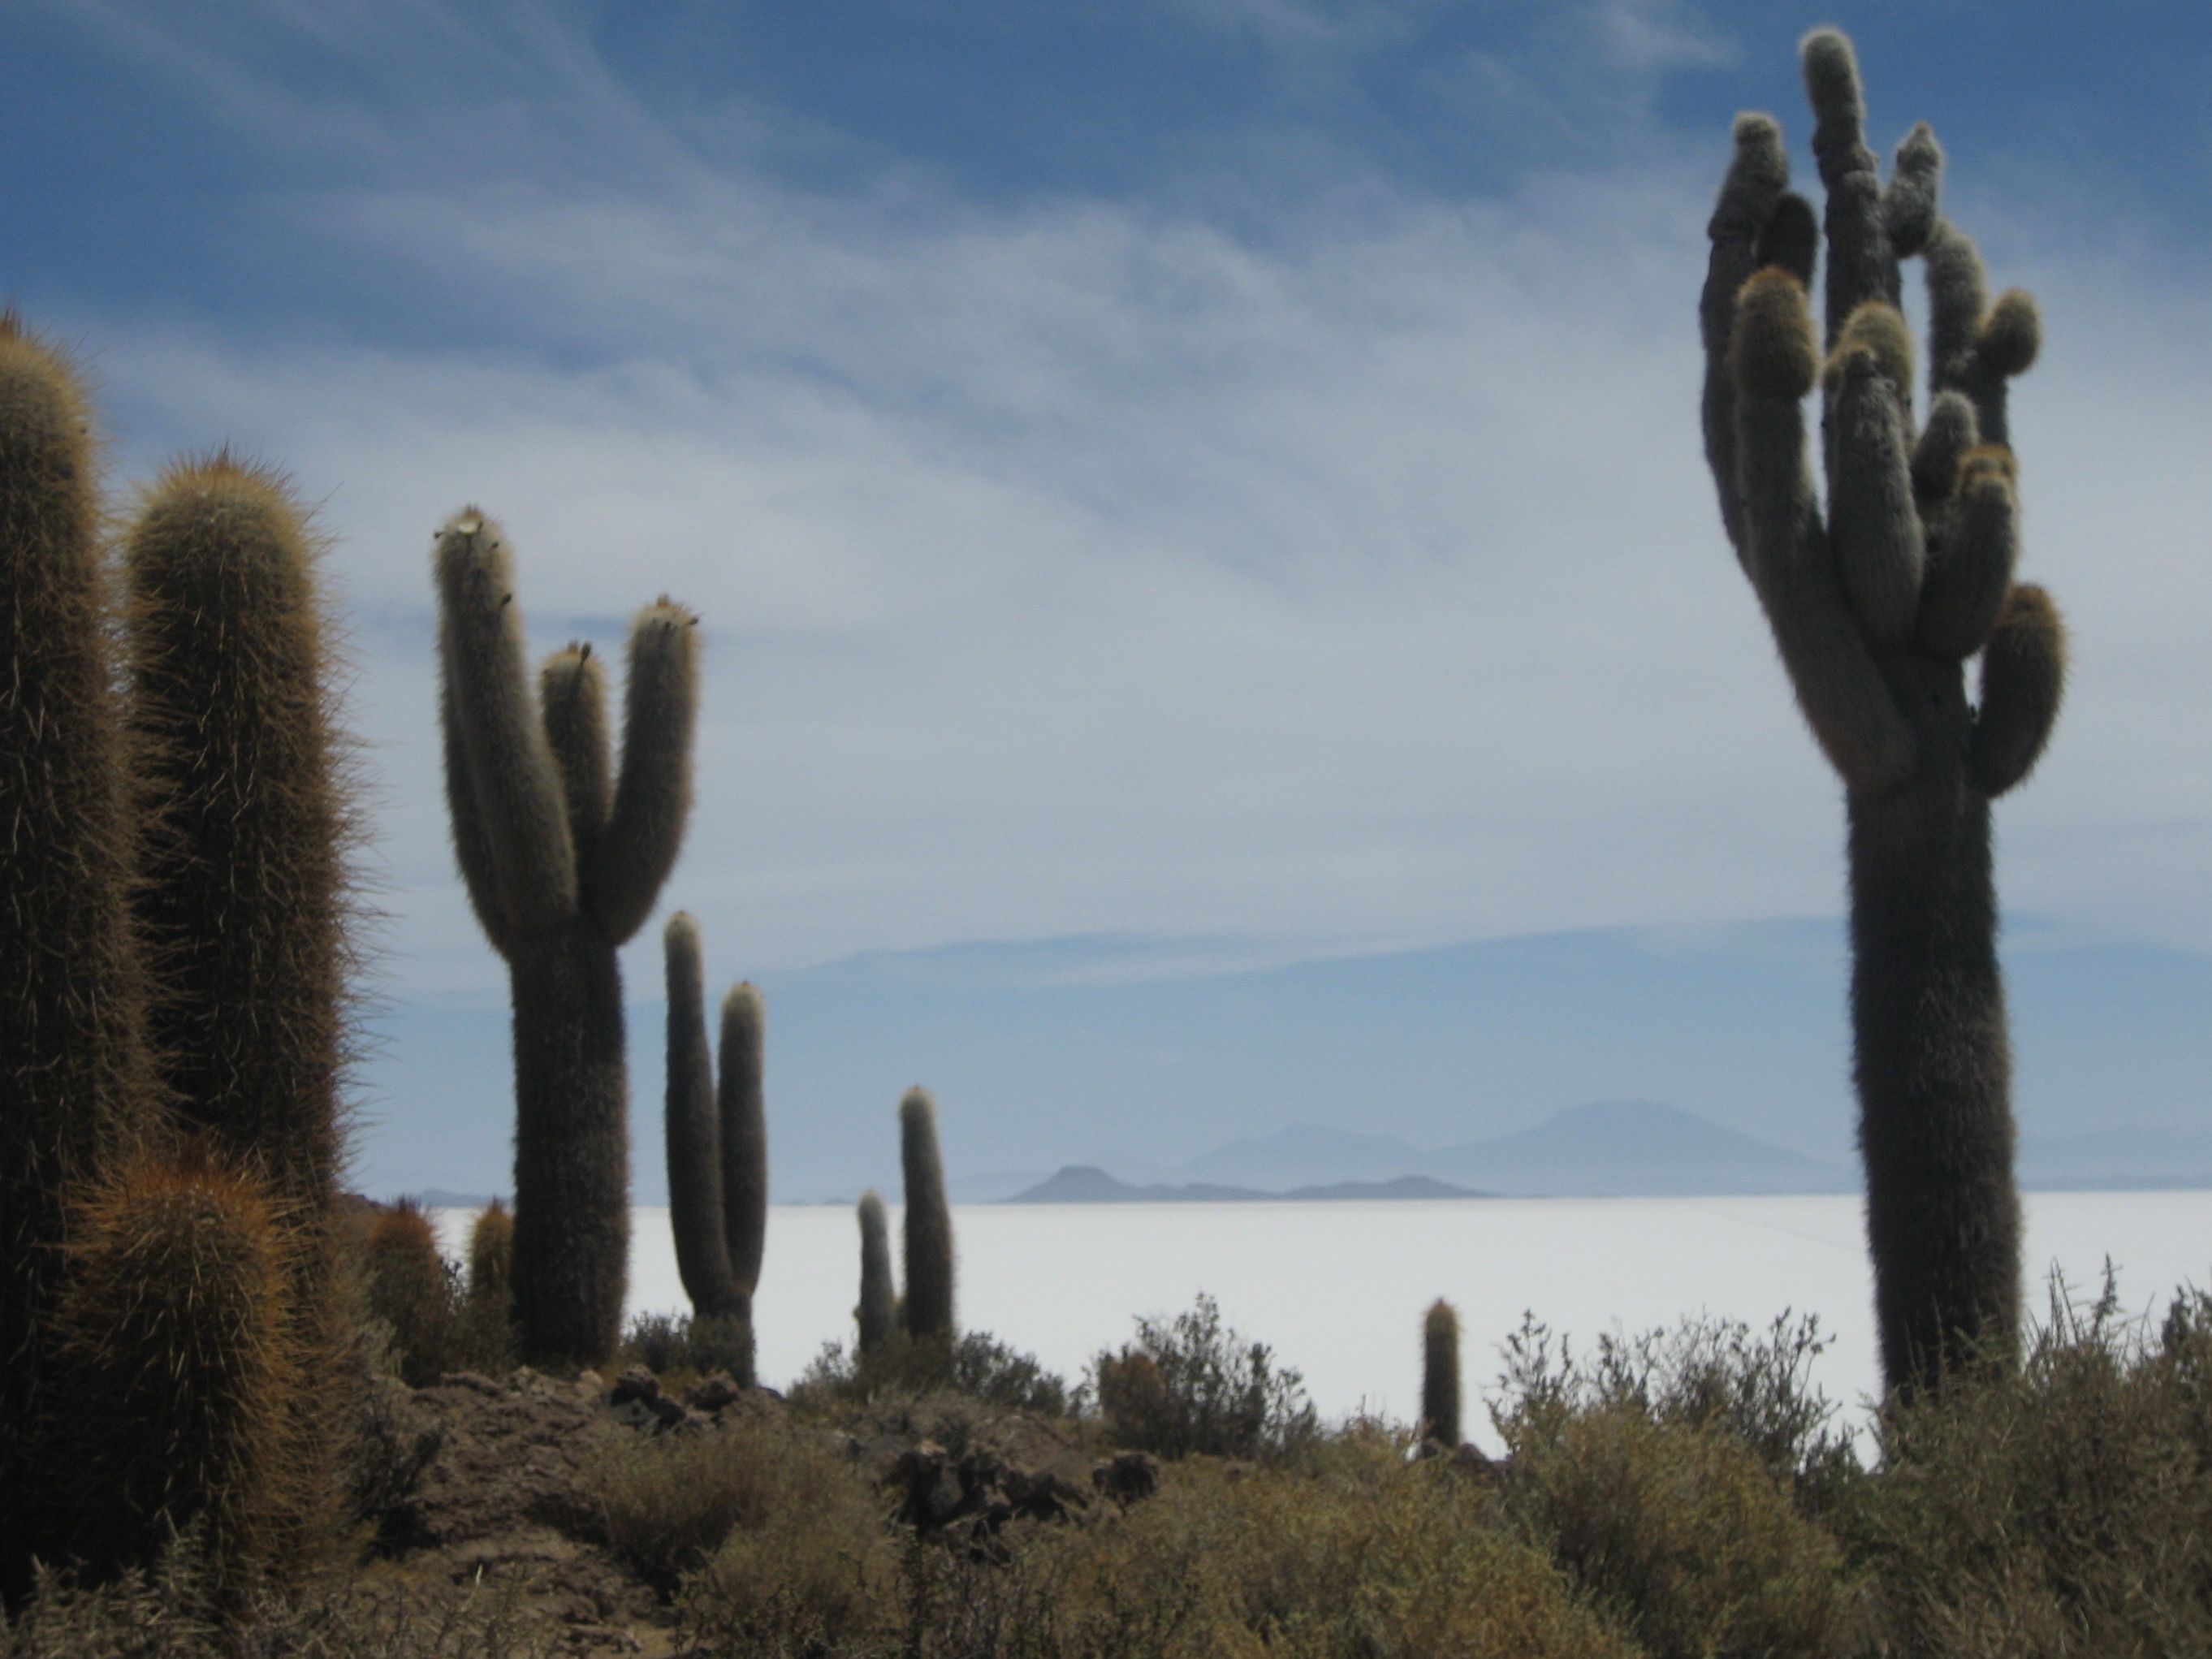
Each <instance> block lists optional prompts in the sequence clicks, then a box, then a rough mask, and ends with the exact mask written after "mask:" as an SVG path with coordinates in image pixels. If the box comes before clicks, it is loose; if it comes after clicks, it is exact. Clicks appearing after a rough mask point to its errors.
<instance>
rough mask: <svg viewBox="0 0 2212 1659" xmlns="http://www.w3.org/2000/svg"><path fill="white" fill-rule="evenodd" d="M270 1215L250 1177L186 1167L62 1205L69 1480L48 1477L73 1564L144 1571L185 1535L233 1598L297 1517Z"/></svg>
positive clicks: (125, 1176) (300, 1359)
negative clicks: (67, 1511) (66, 1224)
mask: <svg viewBox="0 0 2212 1659" xmlns="http://www.w3.org/2000/svg"><path fill="white" fill-rule="evenodd" d="M284 1208H285V1206H283V1203H282V1202H281V1201H280V1200H277V1199H276V1197H275V1195H274V1194H271V1193H270V1190H269V1189H268V1188H267V1187H266V1186H265V1185H264V1183H263V1182H261V1181H260V1179H259V1178H258V1176H255V1175H252V1174H249V1173H246V1172H245V1171H243V1170H239V1169H236V1168H234V1167H230V1166H228V1165H227V1164H224V1163H222V1162H221V1161H219V1160H216V1159H214V1158H204V1157H201V1156H198V1155H197V1154H187V1155H185V1157H183V1158H176V1159H171V1160H159V1159H151V1158H148V1159H139V1160H136V1161H134V1162H132V1163H131V1164H128V1165H126V1166H125V1168H123V1169H122V1170H120V1171H119V1172H118V1173H117V1174H116V1175H114V1176H112V1177H111V1178H108V1179H106V1180H103V1181H100V1182H96V1183H94V1185H93V1186H91V1187H90V1188H88V1189H87V1190H86V1191H85V1192H84V1193H83V1194H81V1196H80V1198H79V1199H78V1200H77V1202H76V1224H75V1226H74V1228H73V1231H72V1237H71V1240H70V1252H69V1254H70V1277H69V1281H68V1286H67V1289H66V1291H65V1292H64V1297H63V1300H62V1305H61V1308H60V1310H59V1312H58V1316H57V1328H58V1338H59V1341H60V1345H61V1352H62V1356H63V1362H64V1366H65V1368H66V1375H67V1376H69V1378H70V1386H71V1389H72V1391H73V1398H72V1402H71V1411H70V1422H71V1423H72V1424H74V1425H76V1427H75V1428H74V1429H73V1430H64V1432H63V1436H62V1438H61V1441H60V1443H59V1449H62V1450H63V1451H64V1452H65V1453H66V1455H67V1456H68V1458H69V1467H68V1468H67V1470H66V1471H65V1472H64V1471H61V1470H54V1471H50V1472H49V1475H50V1478H52V1479H55V1480H65V1482H66V1486H67V1490H68V1492H69V1494H70V1500H71V1504H72V1509H73V1513H72V1515H71V1522H72V1524H71V1527H70V1552H71V1553H72V1554H74V1555H76V1557H77V1558H78V1559H82V1560H84V1561H86V1562H88V1563H93V1564H95V1565H97V1566H98V1567H100V1568H101V1569H108V1568H112V1567H116V1566H121V1565H136V1564H143V1563H144V1562H147V1561H149V1560H150V1559H151V1558H152V1557H153V1556H154V1554H155V1553H156V1552H157V1551H158V1550H160V1549H161V1547H163V1546H164V1545H165V1544H167V1542H168V1541H169V1540H170V1538H171V1537H172V1536H173V1534H174V1532H175V1531H177V1530H179V1529H182V1528H185V1527H188V1526H193V1525H197V1526H198V1527H199V1528H202V1537H203V1540H204V1544H205V1547H207V1549H208V1551H209V1553H210V1559H211V1560H212V1561H213V1562H214V1564H215V1565H216V1569H217V1573H218V1577H219V1580H220V1582H221V1583H222V1585H223V1586H224V1587H225V1588H226V1589H230V1590H233V1591H234V1590H236V1589H240V1588H242V1587H243V1585H244V1584H245V1583H246V1582H248V1581H250V1579H251V1578H252V1576H253V1575H254V1574H255V1573H256V1572H258V1571H259V1570H261V1569H262V1568H263V1567H264V1566H265V1565H267V1564H268V1563H269V1562H270V1560H271V1559H273V1558H275V1557H276V1556H278V1555H280V1554H282V1553H284V1551H285V1550H286V1549H287V1547H289V1543H290V1542H291V1541H289V1540H288V1539H287V1538H286V1536H285V1532H286V1529H287V1528H289V1527H291V1526H294V1525H296V1524H297V1522H298V1518H299V1517H300V1516H303V1515H305V1514H307V1513H309V1512H311V1511H312V1510H313V1498H312V1497H311V1495H310V1493H309V1492H308V1491H307V1490H306V1488H307V1487H311V1486H313V1485H315V1484H317V1483H319V1480H320V1478H321V1477H320V1473H319V1470H317V1469H316V1468H314V1467H313V1461H312V1459H311V1457H310V1456H309V1455H307V1454H308V1452H309V1450H310V1449H308V1448H306V1447H303V1446H302V1445H301V1442H300V1440H299V1438H298V1437H297V1433H296V1430H297V1426H298V1425H300V1424H301V1422H302V1421H303V1420H304V1417H305V1413H303V1412H302V1410H301V1407H300V1403H299V1395H300V1393H301V1389H303V1388H304V1387H305V1386H307V1378H306V1377H305V1376H304V1371H305V1361H306V1359H307V1356H306V1355H305V1354H303V1352H301V1347H300V1344H299V1341H298V1332H297V1328H296V1324H295V1321H294V1320H293V1318H292V1317H291V1316H290V1306H291V1290H290V1285H291V1280H292V1278H293V1265H292V1261H291V1260H290V1258H291V1255H292V1254H293V1252H294V1251H295V1249H296V1248H297V1242H298V1240H297V1230H296V1229H295V1228H293V1227H291V1226H289V1225H287V1223H286V1218H285V1216H284Z"/></svg>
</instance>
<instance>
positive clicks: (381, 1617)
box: [0, 1534, 570, 1659]
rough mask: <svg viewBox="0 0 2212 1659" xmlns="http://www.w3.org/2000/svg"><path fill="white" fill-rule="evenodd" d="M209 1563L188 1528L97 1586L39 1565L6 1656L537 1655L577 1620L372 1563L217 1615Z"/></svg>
mask: <svg viewBox="0 0 2212 1659" xmlns="http://www.w3.org/2000/svg"><path fill="white" fill-rule="evenodd" d="M210 1571H211V1566H210V1562H209V1560H208V1559H207V1557H206V1554H205V1553H204V1550H203V1549H202V1548H201V1547H200V1546H199V1541H198V1540H197V1538H196V1537H195V1536H194V1535H192V1534H186V1536H185V1538H184V1539H183V1540H181V1541H179V1543H178V1544H177V1545H176V1546H175V1547H173V1548H172V1549H170V1550H168V1551H167V1552H166V1553H164V1554H163V1555H162V1556H161V1559H159V1560H157V1561H156V1562H155V1563H154V1565H152V1566H151V1567H149V1568H147V1569H143V1570H133V1571H129V1572H126V1573H125V1574H123V1575H122V1576H121V1577H118V1578H116V1579H113V1580H112V1581H111V1582H108V1583H103V1584H101V1585H100V1587H99V1588H98V1589H85V1588H82V1587H81V1586H79V1585H76V1584H74V1583H70V1581H69V1580H67V1579H66V1578H64V1577H61V1576H59V1575H57V1574H53V1573H42V1574H41V1575H40V1578H39V1581H38V1583H37V1585H36V1588H35V1589H34V1591H33V1595H31V1597H30V1599H29V1600H28V1601H27V1602H26V1603H25V1604H24V1605H23V1606H22V1607H21V1608H19V1609H17V1610H16V1611H15V1615H14V1617H13V1618H12V1619H11V1618H10V1617H9V1614H8V1613H7V1612H6V1611H4V1610H0V1659H355V1656H358V1655H361V1654H372V1653H373V1654H376V1655H378V1656H380V1659H534V1656H537V1655H539V1654H544V1653H550V1652H556V1651H560V1650H562V1640H563V1638H564V1637H565V1636H567V1635H568V1633H569V1629H570V1627H569V1626H567V1625H565V1624H564V1623H563V1622H562V1621H561V1620H558V1619H557V1617H556V1615H555V1614H553V1613H533V1612H532V1610H531V1609H529V1608H528V1607H526V1606H525V1605H524V1603H523V1601H522V1599H521V1597H520V1594H519V1592H518V1589H517V1588H516V1587H515V1586H513V1585H511V1584H491V1583H477V1582H475V1581H473V1580H468V1581H464V1582H462V1583H447V1582H445V1581H443V1580H441V1579H439V1578H435V1577H432V1578H420V1579H416V1580H415V1581H412V1582H410V1583H406V1584H404V1585H403V1584H400V1583H396V1582H393V1581H392V1580H390V1579H388V1578H383V1577H377V1576H374V1575H372V1574H368V1573H363V1574H350V1573H340V1574H336V1575H331V1576H328V1577H319V1578H315V1579H311V1580H308V1581H307V1582H306V1583H302V1584H301V1585H300V1586H298V1587H297V1588H296V1589H295V1590H293V1591H292V1592H291V1593H290V1594H289V1595H277V1594H275V1593H274V1592H272V1591H270V1590H268V1589H263V1590H261V1591H259V1592H258V1593H256V1594H255V1595H253V1596H252V1597H251V1598H250V1599H249V1601H247V1602H246V1605H245V1606H244V1607H231V1608H228V1609H227V1610H226V1611H225V1612H224V1613H223V1614H222V1616H220V1617H218V1616H217V1615H216V1613H215V1612H214V1611H213V1610H212V1609H213V1607H215V1605H216V1601H217V1600H218V1599H219V1598H218V1597H217V1595H216V1586H215V1583H214V1581H213V1580H212V1579H211V1577H210Z"/></svg>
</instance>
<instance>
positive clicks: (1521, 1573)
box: [910, 1433, 1635, 1659]
mask: <svg viewBox="0 0 2212 1659" xmlns="http://www.w3.org/2000/svg"><path fill="white" fill-rule="evenodd" d="M1408 1449H1409V1443H1408V1442H1407V1441H1406V1439H1405V1438H1404V1437H1402V1436H1399V1437H1391V1436H1385V1435H1380V1434H1373V1433H1362V1434H1359V1435H1355V1436H1347V1437H1338V1438H1336V1439H1334V1440H1332V1441H1331V1442H1330V1443H1329V1453H1328V1457H1327V1458H1326V1460H1325V1461H1323V1462H1321V1463H1317V1464H1316V1466H1315V1467H1314V1468H1312V1469H1310V1470H1309V1469H1300V1470H1297V1471H1293V1470H1291V1469H1288V1468H1261V1469H1256V1470H1255V1469H1251V1468H1244V1467H1243V1466H1239V1465H1233V1464H1224V1463H1221V1462H1217V1461H1215V1460H1213V1459H1211V1458H1206V1457H1196V1458H1193V1459H1190V1460H1188V1461H1187V1462H1183V1463H1181V1464H1179V1465H1177V1466H1176V1467H1175V1468H1172V1469H1170V1471H1169V1472H1168V1476H1167V1479H1166V1480H1165V1481H1164V1483H1163V1485H1162V1487H1161V1489H1160V1492H1158V1495H1157V1496H1155V1497H1153V1498H1148V1499H1146V1501H1145V1502H1143V1503H1142V1504H1138V1505H1136V1506H1135V1507H1134V1508H1133V1509H1131V1510H1128V1511H1127V1513H1126V1514H1118V1515H1113V1516H1108V1517H1106V1518H1105V1519H1104V1520H1103V1521H1101V1522H1098V1523H1097V1524H1095V1525H1092V1526H1089V1527H1083V1528H1047V1529H1043V1530H1041V1531H1039V1532H1037V1533H1036V1534H1034V1535H1032V1536H1031V1537H1030V1538H1029V1539H1028V1540H1027V1541H1026V1542H1025V1544H1024V1545H1023V1546H1022V1547H1021V1548H1020V1549H1019V1550H1018V1553H1016V1554H1015V1556H1014V1558H1013V1560H1012V1563H1011V1565H1007V1566H1006V1567H1001V1568H996V1569H993V1568H977V1567H974V1566H971V1565H961V1564H957V1563H948V1562H945V1561H943V1560H941V1559H940V1560H939V1562H937V1564H936V1565H934V1566H933V1568H932V1567H929V1566H928V1565H927V1563H926V1562H921V1563H917V1568H918V1569H920V1570H919V1571H917V1570H916V1569H915V1568H910V1577H913V1579H914V1582H915V1584H916V1598H915V1599H916V1608H917V1616H916V1617H915V1619H914V1620H913V1634H914V1635H915V1638H916V1646H915V1649H913V1650H914V1651H918V1652H920V1653H922V1654H925V1655H929V1656H935V1659H965V1656H968V1655H971V1654H974V1655H980V1654H985V1653H989V1654H997V1655H1003V1656H1006V1659H1045V1656H1066V1659H1108V1656H1112V1659H1198V1656H1208V1659H1212V1656H1238V1655H1250V1656H1258V1655H1261V1654H1269V1655H1297V1656H1310V1659H1339V1656H1341V1659H1353V1656H1358V1659H1384V1656H1402V1659H1413V1656H1423V1659H1428V1656H1437V1659H1486V1656H1498V1659H1505V1656H1509V1655H1510V1656H1516V1659H1519V1656H1535V1659H1542V1656H1561V1659H1565V1656H1575V1659H1595V1656H1621V1659H1626V1656H1629V1655H1632V1654H1633V1653H1634V1651H1635V1649H1634V1648H1633V1646H1632V1644H1629V1643H1628V1642H1627V1641H1626V1639H1624V1638H1622V1637H1621V1636H1620V1634H1619V1633H1618V1632H1613V1631H1609V1630H1608V1629H1607V1628H1606V1626H1605V1625H1604V1624H1603V1622H1602V1620H1601V1619H1599V1618H1598V1617H1597V1616H1596V1615H1595V1613H1592V1612H1591V1611H1590V1610H1589V1609H1588V1608H1585V1607H1579V1606H1577V1604H1576V1602H1575V1601H1574V1599H1573V1597H1572V1595H1571V1593H1570V1591H1569V1589H1568V1588H1567V1585H1566V1583H1565V1581H1564V1580H1563V1579H1562V1578H1561V1577H1560V1576H1559V1573H1558V1572H1556V1571H1554V1570H1553V1567H1552V1566H1551V1565H1550V1564H1549V1563H1547V1561H1545V1560H1544V1559H1543V1558H1542V1557H1541V1555H1540V1554H1539V1553H1536V1552H1535V1551H1534V1550H1533V1549H1531V1548H1530V1547H1528V1545H1526V1544H1525V1543H1523V1542H1522V1541H1519V1540H1518V1539H1516V1538H1515V1537H1513V1536H1511V1535H1510V1534H1509V1533H1508V1532H1507V1531H1505V1530H1504V1529H1503V1528H1501V1527H1500V1526H1499V1525H1498V1523H1497V1522H1496V1519H1495V1517H1494V1516H1492V1514H1491V1513H1490V1506H1489V1500H1488V1499H1487V1498H1486V1496H1485V1494H1484V1493H1483V1492H1482V1491H1481V1489H1480V1487H1478V1486H1476V1485H1475V1484H1474V1483H1473V1482H1471V1481H1469V1480H1466V1479H1465V1478H1464V1477H1462V1476H1461V1475H1459V1474H1456V1473H1455V1472H1454V1471H1452V1470H1451V1469H1449V1468H1446V1467H1443V1465H1441V1464H1437V1463H1435V1462H1426V1463H1421V1464H1409V1463H1408V1462H1407V1456H1406V1454H1407V1450H1408Z"/></svg>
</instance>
